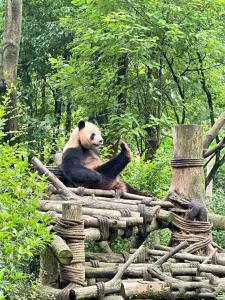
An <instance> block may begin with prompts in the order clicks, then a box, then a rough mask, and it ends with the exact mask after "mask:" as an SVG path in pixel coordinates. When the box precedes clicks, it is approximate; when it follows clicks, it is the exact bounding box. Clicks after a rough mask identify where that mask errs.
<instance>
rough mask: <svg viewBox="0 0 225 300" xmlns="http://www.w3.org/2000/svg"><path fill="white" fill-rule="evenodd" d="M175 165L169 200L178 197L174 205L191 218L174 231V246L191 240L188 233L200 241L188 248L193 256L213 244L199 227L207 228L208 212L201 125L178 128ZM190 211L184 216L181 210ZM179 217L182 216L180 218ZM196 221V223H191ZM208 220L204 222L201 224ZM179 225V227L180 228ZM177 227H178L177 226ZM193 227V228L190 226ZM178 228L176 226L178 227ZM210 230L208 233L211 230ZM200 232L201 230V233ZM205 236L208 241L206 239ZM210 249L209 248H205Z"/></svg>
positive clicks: (175, 143) (173, 160)
mask: <svg viewBox="0 0 225 300" xmlns="http://www.w3.org/2000/svg"><path fill="white" fill-rule="evenodd" d="M171 165H172V183H171V186H170V189H169V194H168V198H169V199H172V197H171V196H170V195H172V194H176V195H177V196H178V198H177V200H181V202H179V201H177V200H175V201H173V200H172V203H173V204H175V205H176V206H177V207H178V210H177V211H176V210H174V211H175V212H176V213H177V214H178V215H179V216H180V217H182V218H185V219H189V220H188V221H187V222H186V221H185V220H184V219H179V220H178V222H179V221H180V224H181V223H182V224H181V227H180V226H177V228H175V229H174V230H173V237H172V245H176V244H177V243H179V242H180V241H182V240H185V239H186V237H188V234H191V235H192V239H193V232H194V234H195V237H196V238H197V239H198V243H197V241H196V239H195V243H194V244H192V242H191V238H190V241H189V242H190V243H191V244H192V246H191V248H190V247H189V248H187V249H188V251H190V252H191V253H193V252H195V251H197V252H198V251H199V249H204V248H205V246H206V245H207V244H209V243H210V239H209V232H208V231H209V229H210V226H208V228H209V229H206V230H205V232H204V233H200V232H199V233H198V232H197V233H196V228H198V227H197V226H199V227H201V225H202V226H207V223H206V221H207V209H206V206H205V177H204V171H203V132H202V128H201V127H200V126H198V125H178V126H175V128H174V150H173V157H172V159H171ZM180 208H181V209H183V210H185V209H186V210H187V213H186V215H185V214H184V213H183V214H182V213H181V212H180V211H179V209H180ZM178 218H179V217H178ZM192 220H195V223H192V222H190V221H192ZM200 221H204V222H200ZM180 224H179V225H180ZM192 224H193V229H194V226H196V228H195V230H193V232H192V231H191V229H190V227H191V226H192ZM175 225H176V224H175ZM189 225H190V226H189ZM175 227H176V226H175ZM207 230H208V231H207ZM199 231H200V230H199ZM202 237H203V239H204V241H203V240H202ZM205 249H206V248H205Z"/></svg>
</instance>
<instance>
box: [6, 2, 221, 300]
mask: <svg viewBox="0 0 225 300" xmlns="http://www.w3.org/2000/svg"><path fill="white" fill-rule="evenodd" d="M0 14H1V16H2V17H3V15H4V1H0ZM224 17H225V1H224V0H187V1H183V0H176V1H173V0H168V1H164V0H157V1H156V0H135V1H134V0H116V1H114V0H109V1H104V0H95V1H89V0H88V1H84V0H72V1H70V0H61V1H58V0H29V1H28V0H24V1H23V24H22V40H21V49H20V60H19V65H18V80H17V107H18V125H19V132H20V134H19V135H18V136H17V138H16V140H15V141H14V142H16V143H15V145H14V146H12V145H10V144H1V145H0V153H1V156H0V171H1V177H0V200H1V201H0V218H1V222H0V236H1V237H2V239H1V242H0V264H1V266H0V267H1V271H0V284H1V286H0V290H4V291H6V292H9V291H10V289H11V287H12V286H14V283H16V282H23V280H24V281H25V282H27V281H29V280H30V277H29V276H30V275H27V274H28V273H29V272H28V273H27V272H26V268H27V266H28V265H29V261H30V259H31V257H32V255H33V253H36V252H37V250H40V249H41V248H42V246H43V243H44V242H48V241H49V239H50V237H49V235H48V234H47V233H46V232H45V230H44V224H43V225H41V223H39V221H40V216H38V215H36V213H35V208H36V205H37V199H39V198H41V197H42V196H43V191H44V188H45V182H44V181H43V180H39V177H38V175H37V174H36V173H33V172H31V171H30V169H29V163H28V156H30V155H33V154H35V155H37V156H38V157H39V158H40V159H41V160H43V161H45V163H48V164H49V163H52V162H53V161H52V157H53V153H55V152H56V151H61V150H62V148H63V145H64V143H65V140H66V139H67V138H68V135H69V134H70V132H71V130H72V129H73V128H74V127H75V126H76V124H77V122H78V121H79V120H80V119H86V120H90V121H94V122H96V123H97V124H98V125H99V126H100V127H101V129H102V131H103V134H104V137H105V141H106V144H105V147H104V148H103V149H102V154H103V157H104V159H108V158H109V157H111V156H112V155H114V154H115V153H116V152H117V151H118V143H119V141H120V140H121V139H123V140H125V141H126V142H127V143H128V144H129V146H130V147H131V149H132V151H133V161H132V163H131V164H130V165H129V167H128V168H127V169H126V170H125V172H124V173H123V178H124V179H125V180H126V181H128V182H129V183H130V184H132V185H134V186H136V187H138V188H140V189H142V190H145V191H150V192H153V193H155V194H156V195H157V196H158V197H163V196H164V195H165V193H166V191H167V190H168V187H169V185H170V180H171V170H170V164H169V162H170V157H171V154H172V127H173V126H174V124H191V123H197V124H201V125H202V126H203V128H204V132H207V130H208V129H209V128H210V127H211V126H212V124H213V123H214V121H215V119H216V118H217V117H218V116H219V115H220V113H221V112H222V111H223V110H224V98H225V89H224V82H225V80H224V79H225V78H224V75H225V69H224V57H225V43H224V20H225V18H224ZM0 20H1V21H0V33H1V37H2V32H3V25H4V24H3V18H0ZM1 40H2V39H1ZM1 100H2V99H1ZM5 100H6V99H5ZM4 115H5V106H4V104H3V105H0V126H1V127H3V124H4ZM223 134H224V133H223V132H222V133H221V134H220V138H222V137H223ZM2 136H3V132H2V131H0V139H1V138H2ZM223 155H224V152H221V153H219V154H217V160H219V159H221V158H222V157H223ZM224 171H225V169H224V165H223V166H222V167H221V168H220V169H219V170H218V171H217V172H216V173H215V174H214V197H213V199H212V201H211V203H209V208H210V209H211V210H212V211H214V212H216V213H221V214H225V201H224V197H225V188H224V186H225V185H224V181H225V176H224V174H225V172H224ZM11 211H13V213H11ZM44 222H47V220H44ZM167 236H168V234H167V233H165V234H164V236H163V240H164V241H165V242H166V241H167ZM214 237H215V239H216V240H217V242H218V243H220V244H221V245H222V246H224V245H225V237H224V233H222V232H215V233H214ZM2 241H3V242H2ZM121 245H122V246H121ZM120 247H123V243H122V242H121V241H118V242H117V243H116V244H115V248H116V249H117V250H118V248H120ZM3 254H4V255H3ZM3 258H4V259H3ZM8 265H10V266H11V271H10V269H9V268H6V266H8ZM27 276H28V277H27ZM12 290H13V289H12ZM0 297H1V296H0Z"/></svg>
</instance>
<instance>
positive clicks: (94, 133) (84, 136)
mask: <svg viewBox="0 0 225 300" xmlns="http://www.w3.org/2000/svg"><path fill="white" fill-rule="evenodd" d="M78 136H79V142H80V145H81V146H82V147H84V148H85V149H94V148H97V147H99V146H101V145H102V144H103V138H102V136H101V132H100V130H99V129H98V127H97V126H96V125H95V124H93V123H90V122H85V121H80V122H79V123H78Z"/></svg>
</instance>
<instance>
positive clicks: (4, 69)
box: [0, 0, 22, 140]
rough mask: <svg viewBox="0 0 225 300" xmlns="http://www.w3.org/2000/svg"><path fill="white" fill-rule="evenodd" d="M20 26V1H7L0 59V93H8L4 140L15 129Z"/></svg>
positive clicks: (2, 94)
mask: <svg viewBox="0 0 225 300" xmlns="http://www.w3.org/2000/svg"><path fill="white" fill-rule="evenodd" d="M21 24H22V0H7V1H6V10H5V28H4V33H3V43H2V49H1V58H0V60H1V61H0V92H1V96H4V95H5V94H6V92H7V90H8V91H9V113H8V116H7V117H8V120H7V121H6V125H5V132H6V133H7V135H6V138H5V140H7V139H9V138H10V137H11V134H9V131H15V130H16V129H17V122H16V114H17V111H16V88H15V86H16V77H17V66H18V59H19V50H20V38H21Z"/></svg>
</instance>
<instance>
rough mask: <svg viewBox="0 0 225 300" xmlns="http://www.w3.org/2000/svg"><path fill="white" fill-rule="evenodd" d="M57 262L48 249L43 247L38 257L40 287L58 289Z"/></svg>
mask: <svg viewBox="0 0 225 300" xmlns="http://www.w3.org/2000/svg"><path fill="white" fill-rule="evenodd" d="M58 276H59V270H58V262H57V259H56V258H55V256H54V255H53V253H52V251H51V249H50V248H48V247H45V249H44V250H43V251H42V253H41V256H40V281H41V284H42V285H47V286H50V287H53V288H57V287H58Z"/></svg>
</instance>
